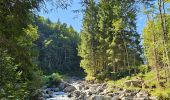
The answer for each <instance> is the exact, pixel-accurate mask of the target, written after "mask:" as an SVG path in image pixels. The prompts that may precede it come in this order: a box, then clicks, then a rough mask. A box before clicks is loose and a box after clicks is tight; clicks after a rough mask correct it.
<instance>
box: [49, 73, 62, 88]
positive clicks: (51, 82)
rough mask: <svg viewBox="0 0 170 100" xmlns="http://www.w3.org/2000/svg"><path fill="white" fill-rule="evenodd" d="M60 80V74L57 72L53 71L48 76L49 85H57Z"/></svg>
mask: <svg viewBox="0 0 170 100" xmlns="http://www.w3.org/2000/svg"><path fill="white" fill-rule="evenodd" d="M60 81H61V75H60V74H59V73H53V74H52V75H50V76H49V85H50V86H57V85H59V83H60Z"/></svg>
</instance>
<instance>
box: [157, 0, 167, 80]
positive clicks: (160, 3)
mask: <svg viewBox="0 0 170 100" xmlns="http://www.w3.org/2000/svg"><path fill="white" fill-rule="evenodd" d="M158 8H159V13H160V17H161V27H162V33H163V34H162V44H163V47H164V49H163V56H164V58H166V61H165V66H164V68H166V66H167V67H168V69H169V67H170V62H169V56H168V49H167V31H166V17H165V8H164V1H162V0H158ZM162 9H163V10H164V13H162ZM168 81H170V79H169V75H168Z"/></svg>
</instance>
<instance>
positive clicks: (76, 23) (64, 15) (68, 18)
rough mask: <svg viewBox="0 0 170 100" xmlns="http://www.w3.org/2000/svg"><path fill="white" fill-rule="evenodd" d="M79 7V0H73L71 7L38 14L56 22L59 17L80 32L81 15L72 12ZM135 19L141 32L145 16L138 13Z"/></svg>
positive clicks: (48, 6)
mask: <svg viewBox="0 0 170 100" xmlns="http://www.w3.org/2000/svg"><path fill="white" fill-rule="evenodd" d="M47 8H48V9H50V5H48V4H47ZM80 8H81V5H80V0H73V2H72V4H71V7H69V8H68V9H67V10H62V9H56V10H53V11H50V12H49V13H45V12H44V11H41V12H40V13H39V15H41V16H44V17H45V18H49V19H50V20H51V21H52V22H57V20H58V19H60V21H61V22H62V23H67V24H68V25H71V26H73V28H74V29H75V30H76V31H78V32H80V30H81V27H82V18H83V15H82V14H77V13H74V12H73V10H77V9H80ZM137 19H138V20H137V31H138V33H140V34H141V33H142V30H143V27H144V26H145V23H146V16H144V15H143V14H138V16H137Z"/></svg>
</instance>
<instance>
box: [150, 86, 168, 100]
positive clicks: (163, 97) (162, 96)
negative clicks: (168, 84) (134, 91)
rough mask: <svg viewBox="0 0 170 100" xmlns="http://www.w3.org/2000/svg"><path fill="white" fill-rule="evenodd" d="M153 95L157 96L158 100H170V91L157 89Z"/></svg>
mask: <svg viewBox="0 0 170 100" xmlns="http://www.w3.org/2000/svg"><path fill="white" fill-rule="evenodd" d="M152 95H154V96H157V98H158V100H170V89H161V88H156V89H155V90H154V91H152Z"/></svg>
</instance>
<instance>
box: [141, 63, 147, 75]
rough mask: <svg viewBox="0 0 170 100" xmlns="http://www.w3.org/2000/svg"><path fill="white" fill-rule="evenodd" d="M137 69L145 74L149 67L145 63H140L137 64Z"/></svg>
mask: <svg viewBox="0 0 170 100" xmlns="http://www.w3.org/2000/svg"><path fill="white" fill-rule="evenodd" d="M139 71H140V72H141V73H143V74H145V73H147V72H148V71H149V67H148V66H147V65H141V66H139Z"/></svg>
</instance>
